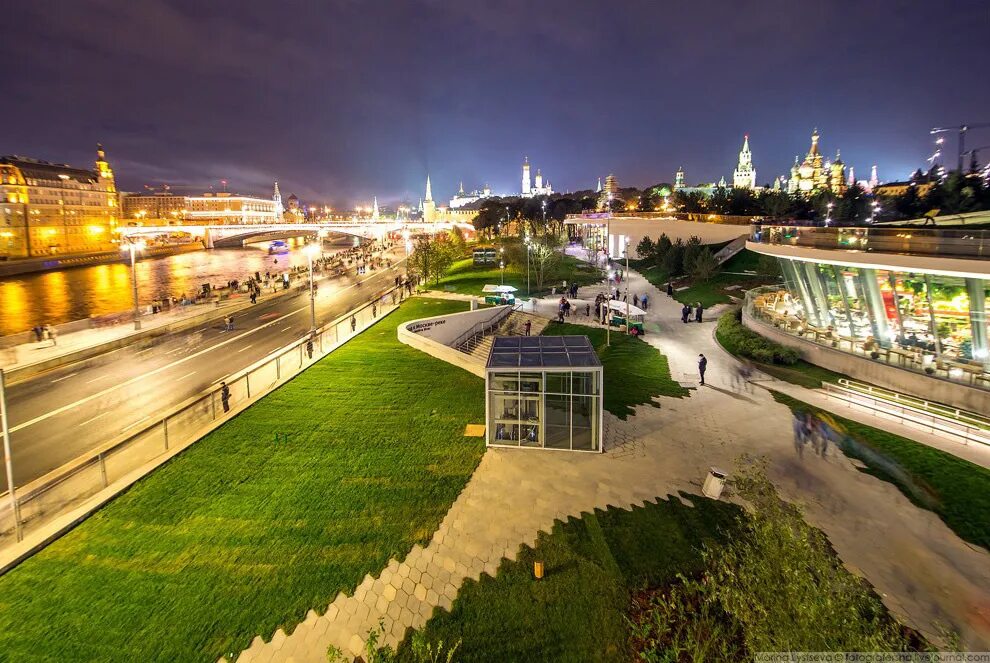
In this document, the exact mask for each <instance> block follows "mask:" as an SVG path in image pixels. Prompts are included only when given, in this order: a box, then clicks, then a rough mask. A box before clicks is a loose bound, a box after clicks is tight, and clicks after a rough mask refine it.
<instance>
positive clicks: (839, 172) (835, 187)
mask: <svg viewBox="0 0 990 663" xmlns="http://www.w3.org/2000/svg"><path fill="white" fill-rule="evenodd" d="M845 190H846V166H845V164H844V163H842V159H841V158H840V156H839V152H838V151H836V153H835V161H832V162H829V161H827V160H825V159H823V157H822V153H821V151H820V150H819V147H818V129H815V131H814V133H812V134H811V149H809V150H808V153H807V154H806V155H805V157H804V161H802V162H801V163H800V164H799V163H798V157H794V165H793V166H792V167H791V177H790V179H789V180H788V181H787V191H788V193H792V194H793V193H800V194H802V195H806V196H810V195H811V194H813V193H818V192H819V191H831V192H832V193H834V194H836V195H841V194H842V193H843V192H845Z"/></svg>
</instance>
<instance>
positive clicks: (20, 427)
mask: <svg viewBox="0 0 990 663" xmlns="http://www.w3.org/2000/svg"><path fill="white" fill-rule="evenodd" d="M404 261H405V260H403V261H401V262H404ZM380 273H383V272H379V274H380ZM376 276H377V274H373V275H372V276H369V277H368V278H366V279H364V281H359V283H364V282H365V281H370V280H371V279H373V278H375V277H376ZM355 285H356V284H353V283H352V284H351V285H349V286H345V287H344V288H341V290H340V292H341V293H343V291H345V290H350V289H351V288H353V287H354V286H355ZM308 309H309V304H308V303H307V304H305V305H303V306H300V307H299V308H297V309H296V310H294V311H289V312H288V313H286V314H285V315H283V316H281V317H278V318H275V319H274V320H272V321H271V322H266V323H265V324H263V325H261V326H259V327H255V328H254V329H249V330H247V331H245V332H243V333H242V334H238V335H237V336H233V337H231V338H228V339H226V340H225V341H221V342H220V343H217V344H216V345H214V346H211V347H208V348H204V349H203V350H200V351H199V352H196V353H194V354H191V355H189V356H187V357H183V358H182V359H178V360H176V361H174V362H172V363H171V364H166V365H165V366H160V367H159V368H156V369H155V370H153V371H149V372H147V373H143V374H141V375H138V376H136V377H133V378H131V379H130V380H126V381H124V382H121V383H119V384H115V385H113V386H111V387H107V388H106V389H104V390H102V391H98V392H96V393H95V394H90V395H89V396H86V397H84V398H80V399H79V400H77V401H76V402H74V403H68V404H66V405H63V406H61V407H58V408H55V409H54V410H52V411H50V412H46V413H45V414H42V415H39V416H37V417H35V418H34V419H31V420H30V421H25V422H24V423H23V424H18V425H17V426H13V427H11V429H10V432H11V433H15V432H17V431H19V430H23V429H25V428H27V427H29V426H33V425H34V424H37V423H39V422H42V421H44V420H45V419H48V418H50V417H54V416H56V415H59V414H62V413H63V412H68V411H69V410H71V409H73V408H75V407H77V406H79V405H82V404H84V403H88V402H90V401H92V400H95V399H97V398H101V397H103V396H106V395H107V394H109V393H111V392H113V391H116V390H117V389H121V388H122V387H127V386H129V385H132V384H134V383H136V382H139V381H141V380H144V379H146V378H149V377H151V376H153V375H156V374H158V373H161V372H163V371H167V370H168V369H170V368H172V367H173V366H178V365H179V364H184V363H185V362H187V361H190V360H192V359H195V358H196V357H198V356H200V355H203V354H206V353H207V352H212V351H213V350H216V349H218V348H222V347H223V346H225V345H227V344H228V343H233V342H235V341H237V340H238V339H241V338H243V337H245V336H247V335H248V334H253V333H254V332H256V331H260V330H262V329H264V328H265V327H270V326H272V325H274V324H276V323H278V322H281V321H282V320H285V319H287V318H289V317H291V316H293V315H296V314H297V313H301V312H302V311H306V310H308ZM105 377H106V378H109V377H112V376H110V375H107V376H105ZM100 379H104V378H94V379H93V380H90V381H89V382H95V381H96V380H100ZM87 384H88V383H87ZM147 418H148V417H145V419H147Z"/></svg>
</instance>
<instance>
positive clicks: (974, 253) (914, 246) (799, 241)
mask: <svg viewBox="0 0 990 663" xmlns="http://www.w3.org/2000/svg"><path fill="white" fill-rule="evenodd" d="M749 240H750V241H751V242H756V243H759V244H775V245H779V246H798V247H806V248H810V249H827V250H839V251H857V252H866V253H895V254H901V255H916V256H940V257H951V258H983V257H990V231H986V230H958V229H957V230H951V229H939V228H919V227H910V228H906V227H905V228H892V227H883V228H878V227H831V228H828V227H822V226H798V225H763V226H753V228H751V230H750V236H749Z"/></svg>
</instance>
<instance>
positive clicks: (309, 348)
mask: <svg viewBox="0 0 990 663" xmlns="http://www.w3.org/2000/svg"><path fill="white" fill-rule="evenodd" d="M306 354H307V355H308V356H309V358H310V359H312V358H313V336H312V335H310V337H309V338H308V339H307V340H306Z"/></svg>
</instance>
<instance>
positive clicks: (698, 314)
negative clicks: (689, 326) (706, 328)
mask: <svg viewBox="0 0 990 663" xmlns="http://www.w3.org/2000/svg"><path fill="white" fill-rule="evenodd" d="M704 310H705V309H703V308H702V307H701V302H698V308H696V309H694V321H695V322H701V314H702V313H703V312H704Z"/></svg>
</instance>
